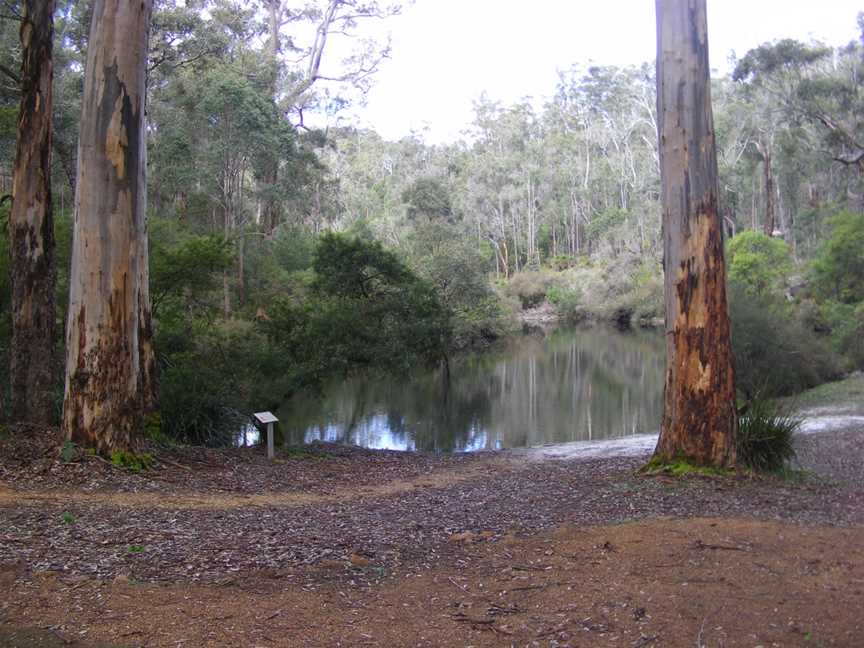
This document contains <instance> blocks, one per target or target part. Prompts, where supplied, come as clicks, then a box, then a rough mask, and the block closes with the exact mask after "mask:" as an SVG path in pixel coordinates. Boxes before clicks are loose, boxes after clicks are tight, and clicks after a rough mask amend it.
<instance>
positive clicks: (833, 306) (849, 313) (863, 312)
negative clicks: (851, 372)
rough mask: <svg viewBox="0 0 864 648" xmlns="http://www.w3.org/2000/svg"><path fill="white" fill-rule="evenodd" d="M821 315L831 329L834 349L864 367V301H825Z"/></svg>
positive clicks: (853, 364)
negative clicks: (848, 302) (856, 302)
mask: <svg viewBox="0 0 864 648" xmlns="http://www.w3.org/2000/svg"><path fill="white" fill-rule="evenodd" d="M821 315H822V317H823V318H824V320H825V322H826V323H827V324H828V327H829V328H830V329H831V341H832V343H833V344H834V350H835V351H837V352H838V353H840V354H842V355H843V356H844V357H846V358H847V359H848V360H849V361H850V362H851V363H852V366H853V367H855V368H856V369H860V368H862V367H864V302H861V303H859V304H842V303H839V302H834V301H829V302H825V303H824V304H823V305H822V309H821Z"/></svg>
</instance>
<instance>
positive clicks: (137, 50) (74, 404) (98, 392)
mask: <svg viewBox="0 0 864 648" xmlns="http://www.w3.org/2000/svg"><path fill="white" fill-rule="evenodd" d="M151 10H152V0H143V1H142V2H136V3H129V2H126V1H124V0H96V1H95V2H94V6H93V19H92V24H91V28H90V40H89V46H88V51H87V66H86V76H85V83H84V94H83V97H82V102H81V104H82V112H81V127H80V128H81V134H80V139H79V143H78V180H77V183H76V192H75V226H74V235H73V243H72V268H71V276H70V282H69V283H70V287H69V315H68V320H67V329H66V384H65V399H64V403H63V429H64V432H65V434H66V437H67V438H68V439H71V440H72V441H75V442H77V443H80V444H82V445H86V446H89V447H95V448H96V449H98V450H99V451H100V452H102V453H109V452H111V451H113V450H118V449H121V450H122V449H133V450H134V449H135V448H136V447H137V446H138V445H139V443H140V439H141V432H142V429H143V422H144V418H145V416H146V415H147V414H148V413H149V412H150V411H152V409H153V408H154V407H155V401H156V398H155V364H154V361H153V343H152V327H151V321H150V295H149V289H148V282H149V269H148V257H147V253H148V250H147V220H146V191H145V187H146V184H145V173H146V140H145V131H144V100H145V94H146V92H145V70H146V62H147V37H148V29H149V23H150V14H151Z"/></svg>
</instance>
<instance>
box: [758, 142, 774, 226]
mask: <svg viewBox="0 0 864 648" xmlns="http://www.w3.org/2000/svg"><path fill="white" fill-rule="evenodd" d="M759 152H760V153H761V154H762V170H763V172H764V173H765V222H764V223H763V226H764V229H763V231H764V232H765V235H766V236H773V235H774V230H775V229H776V227H777V225H776V220H777V219H776V216H775V211H776V210H775V208H774V169H773V167H772V164H771V148H770V147H769V146H767V145H766V146H760V147H759Z"/></svg>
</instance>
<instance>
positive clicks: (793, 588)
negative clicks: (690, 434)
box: [0, 375, 864, 647]
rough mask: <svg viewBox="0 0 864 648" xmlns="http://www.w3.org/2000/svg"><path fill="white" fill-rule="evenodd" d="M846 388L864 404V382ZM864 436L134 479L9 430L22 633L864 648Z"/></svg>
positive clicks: (4, 473)
mask: <svg viewBox="0 0 864 648" xmlns="http://www.w3.org/2000/svg"><path fill="white" fill-rule="evenodd" d="M823 390H825V391H826V392H830V395H831V396H832V399H833V400H830V402H828V401H826V398H827V397H826V396H824V395H823V396H820V395H819V393H818V392H817V393H816V394H815V395H814V394H813V393H812V392H811V393H809V394H807V395H805V397H802V399H801V402H802V403H805V408H807V409H811V410H812V409H813V408H823V409H822V410H820V411H821V412H822V415H827V412H828V411H838V412H842V414H839V415H843V416H852V415H853V414H852V413H851V411H852V410H853V409H855V408H856V407H858V405H856V403H860V402H862V401H861V399H857V396H858V395H859V394H861V393H864V379H862V378H861V376H860V375H859V376H855V377H852V378H850V379H848V380H847V381H844V382H843V383H841V384H838V385H834V386H832V387H826V388H823ZM841 394H845V395H841ZM820 398H822V399H823V400H821V401H820V400H819V399H820ZM856 399H857V400H856ZM826 402H827V404H826ZM826 408H827V409H826ZM832 408H833V409H832ZM862 437H864V426H861V425H859V424H858V423H855V422H851V423H850V425H849V427H848V429H845V430H842V431H835V432H831V433H824V434H815V433H814V434H807V435H802V436H801V437H799V439H798V440H797V443H798V447H799V455H800V458H801V463H802V466H803V468H805V469H806V470H808V471H811V474H810V475H809V476H808V477H806V478H804V479H801V480H796V481H781V480H778V479H773V478H752V477H748V476H739V477H734V478H722V479H717V478H703V477H691V478H687V479H680V480H679V479H669V478H666V477H652V478H647V477H642V476H639V475H637V473H636V469H637V468H638V467H639V466H640V465H641V464H642V463H643V462H644V461H645V459H646V457H647V453H648V452H650V449H649V450H647V451H645V452H643V453H642V454H637V455H635V456H629V457H628V456H618V457H613V458H603V459H598V458H584V457H583V458H567V459H559V460H556V461H549V460H539V461H526V460H525V457H524V456H522V455H520V454H518V453H509V452H486V453H478V454H472V455H455V456H445V457H438V456H430V455H420V454H413V453H407V454H404V453H395V452H381V451H365V450H360V449H356V448H344V447H339V446H330V445H325V444H319V445H316V446H313V447H312V448H310V449H309V450H308V451H306V452H304V453H302V454H301V453H295V454H294V455H293V456H283V457H281V458H280V460H279V461H278V462H277V463H275V464H270V463H268V462H266V460H265V459H264V457H263V455H262V454H261V452H260V451H258V450H252V449H232V450H223V451H216V450H205V449H175V450H172V451H170V452H166V453H164V454H163V455H161V456H157V460H159V461H161V463H160V464H159V465H158V470H156V471H152V472H148V473H140V474H130V473H126V472H123V471H119V470H116V469H114V468H112V467H109V466H108V465H106V464H104V463H103V462H101V461H98V460H95V459H93V458H90V457H82V458H81V461H80V463H77V464H63V463H62V462H60V461H58V460H56V454H52V453H56V450H57V448H56V446H55V447H54V448H53V449H52V447H51V444H50V442H48V441H47V440H44V439H43V441H42V442H35V441H34V442H29V443H26V444H25V443H21V442H14V441H12V440H10V439H6V440H4V441H2V447H0V457H2V459H0V530H2V531H0V584H2V587H3V589H4V591H7V592H9V595H8V596H5V597H3V600H2V602H0V644H2V645H10V646H36V645H39V646H52V645H57V646H59V645H73V646H74V645H78V646H98V645H102V646H104V645H111V646H130V647H131V646H177V645H186V646H233V645H242V646H267V645H273V646H306V645H308V646H335V645H346V646H354V645H370V646H375V645H379V646H417V645H420V646H441V645H477V646H481V645H488V646H500V645H510V644H511V643H512V644H514V645H528V644H530V643H531V642H532V641H533V642H536V644H537V645H541V646H553V645H556V646H565V645H571V646H577V645H591V646H640V647H644V646H649V645H650V646H660V645H662V646H692V645H694V643H697V644H698V645H706V646H707V645H720V643H722V644H723V645H728V646H731V645H754V646H755V645H759V644H761V645H764V646H769V645H772V644H777V645H783V646H789V645H793V646H794V645H838V646H852V645H856V642H857V639H858V637H859V636H860V632H861V621H860V619H859V614H858V613H857V611H858V610H860V606H861V603H862V598H864V596H862V591H864V586H862V583H864V549H862V548H864V486H862V484H864V479H862V477H864V475H862V466H864V443H861V441H862V440H864V439H862ZM13 450H14V451H15V454H14V456H13V455H10V454H9V453H10V451H13ZM142 610H146V613H143V612H142ZM699 642H701V644H700V643H699Z"/></svg>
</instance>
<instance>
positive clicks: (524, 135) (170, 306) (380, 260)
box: [0, 0, 864, 444]
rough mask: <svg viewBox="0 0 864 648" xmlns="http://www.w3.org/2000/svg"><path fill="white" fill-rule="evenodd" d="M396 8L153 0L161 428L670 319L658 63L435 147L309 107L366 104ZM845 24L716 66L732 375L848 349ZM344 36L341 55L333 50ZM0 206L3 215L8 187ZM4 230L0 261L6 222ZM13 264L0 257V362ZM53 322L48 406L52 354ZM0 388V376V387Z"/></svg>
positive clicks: (150, 148)
mask: <svg viewBox="0 0 864 648" xmlns="http://www.w3.org/2000/svg"><path fill="white" fill-rule="evenodd" d="M91 9H92V7H91V3H90V2H86V1H78V2H75V1H74V0H58V2H57V7H56V11H55V14H54V48H53V73H54V81H53V83H54V106H53V144H52V160H53V161H52V166H51V184H52V187H53V192H52V193H53V206H54V226H53V230H54V232H53V234H54V239H55V240H56V251H55V256H56V268H57V270H56V275H57V276H56V289H55V296H56V314H55V317H54V319H55V330H56V331H62V330H64V323H65V322H66V315H67V304H68V303H69V302H68V300H69V288H70V272H69V269H70V262H71V256H72V229H73V211H74V196H75V190H76V182H77V179H78V176H77V174H78V173H79V171H80V168H79V167H78V166H77V161H76V147H77V142H78V137H79V126H80V120H81V114H82V113H81V111H82V101H83V100H84V99H85V92H84V90H85V84H84V75H85V61H86V60H87V53H88V46H89V45H90V43H89V41H88V39H89V34H90V31H89V28H90V15H91ZM399 10H400V9H399V7H398V6H389V5H388V6H384V5H379V4H378V3H377V2H360V1H358V0H327V1H323V2H318V3H312V4H310V5H308V6H306V7H305V8H303V9H294V8H291V7H289V6H287V5H286V4H285V3H283V2H281V0H262V1H261V2H258V3H250V2H231V1H229V0H196V1H194V2H193V1H191V0H188V1H187V2H179V1H176V0H160V1H158V2H156V5H155V8H154V12H153V16H152V22H151V28H150V35H149V58H148V61H147V66H146V105H147V108H146V115H147V116H146V138H147V142H146V148H147V169H148V170H147V192H146V193H147V196H146V201H147V211H148V214H147V216H148V218H149V260H150V271H149V272H150V276H149V294H150V298H151V300H152V317H153V330H154V336H155V341H154V348H155V354H156V356H155V360H156V372H157V375H158V384H159V411H160V412H161V415H160V416H156V415H154V416H151V417H150V418H149V419H148V422H147V429H148V434H150V435H151V436H152V437H153V438H155V439H164V438H166V437H171V438H175V439H180V440H183V441H188V442H196V443H213V444H218V443H225V442H226V441H227V440H229V439H230V438H231V434H232V433H234V432H235V431H236V430H237V429H238V425H240V424H241V423H242V421H243V420H244V419H245V418H246V417H248V415H249V414H250V413H251V412H252V411H253V410H254V409H267V408H273V409H275V408H276V407H277V406H278V405H279V404H280V403H282V402H284V401H285V400H286V399H288V398H290V397H291V396H293V395H295V394H297V393H298V392H301V391H308V392H309V393H310V394H314V393H315V392H316V390H318V389H320V387H321V385H322V384H323V383H324V382H325V381H326V380H328V379H329V378H331V377H333V376H338V375H345V374H348V373H352V372H357V371H387V372H405V371H408V370H410V369H411V368H413V367H416V366H418V365H422V364H440V365H441V366H442V367H445V368H446V367H447V366H448V363H449V362H450V359H451V358H452V357H453V356H454V355H456V354H459V353H462V352H465V351H467V350H476V349H482V348H484V347H486V346H488V345H490V344H492V343H493V342H494V341H495V340H497V339H499V338H502V337H504V336H507V335H509V334H511V333H512V332H514V331H516V330H518V329H519V328H520V326H521V324H520V321H519V316H520V314H523V313H524V312H525V311H532V310H534V309H536V308H538V307H540V308H543V307H544V305H546V304H548V305H551V306H552V307H553V308H554V310H555V312H556V314H557V316H558V317H560V318H561V319H565V320H571V321H581V320H607V321H611V322H614V323H616V324H618V325H621V326H630V325H632V326H636V325H640V324H644V325H652V324H654V325H656V323H657V321H658V320H662V318H663V277H662V249H663V244H662V237H661V226H660V160H659V151H658V137H657V132H658V125H657V104H656V79H655V69H654V66H653V64H651V63H649V62H646V63H645V64H644V65H642V66H640V67H612V66H602V65H590V66H586V65H582V64H580V63H578V62H575V63H574V64H573V65H572V66H571V67H569V68H567V69H566V70H565V71H563V72H562V73H561V74H560V78H559V82H558V85H557V87H556V88H549V96H550V97H551V98H550V99H549V100H548V101H547V102H546V103H545V104H544V105H542V106H538V105H537V104H536V103H535V102H531V101H528V100H526V101H523V102H520V103H517V104H515V105H501V104H500V103H496V102H493V101H490V100H488V99H486V98H484V97H481V98H480V99H478V101H477V102H476V105H475V114H474V121H473V124H472V125H471V127H470V129H469V130H468V131H467V132H466V134H465V137H464V139H463V140H461V141H459V142H455V143H452V144H437V145H432V144H428V143H427V142H425V141H424V138H423V136H422V134H415V135H413V136H410V137H405V138H403V139H401V140H399V141H396V142H391V141H386V140H384V139H383V138H382V137H380V136H379V135H378V134H376V133H375V132H372V131H368V130H358V129H355V128H351V127H350V126H340V127H329V128H319V127H318V126H316V123H320V122H321V120H320V119H316V117H315V116H316V115H320V114H322V113H323V114H327V115H331V116H333V115H338V114H339V113H340V112H341V111H344V110H345V109H346V107H348V106H349V105H351V104H352V103H354V102H361V101H363V99H364V96H365V93H366V92H367V91H368V89H369V87H370V84H372V83H374V80H375V74H376V71H377V70H378V69H379V68H380V66H381V65H385V64H386V59H387V58H388V57H389V56H390V54H391V53H390V49H389V46H388V44H387V43H386V42H377V41H375V40H371V39H369V38H367V37H366V33H367V28H368V25H369V24H370V23H373V22H377V21H386V20H387V19H388V17H390V16H392V15H395V14H396V13H398V12H399ZM20 12H21V9H20V7H19V3H5V4H4V10H3V12H2V16H0V40H2V48H0V183H2V192H3V193H4V194H9V193H11V191H12V176H13V164H14V162H13V161H14V156H15V150H16V137H17V132H18V122H19V107H20V102H21V87H20V86H21V84H20V81H21V79H20V77H19V72H18V70H19V68H20V67H21V63H20V62H21V58H22V48H21V41H20V40H19V28H20V25H21V15H20ZM859 27H860V29H861V31H862V41H859V42H852V43H848V44H839V45H837V44H832V45H828V44H822V43H800V42H796V41H792V40H781V41H778V42H773V43H766V44H764V45H762V46H760V47H758V48H756V49H753V50H752V51H750V52H748V53H746V54H745V55H744V56H743V57H741V58H740V59H738V60H737V61H735V65H734V69H733V71H732V73H731V74H730V75H729V76H718V77H716V78H714V79H713V80H712V88H711V92H712V97H713V110H714V122H715V126H716V137H717V152H718V165H719V177H720V197H719V208H720V212H721V216H722V222H723V225H724V234H725V237H726V254H727V262H728V269H729V282H730V294H731V312H732V327H733V335H732V339H733V345H734V351H735V356H736V360H737V367H738V388H739V391H740V392H742V393H743V394H745V395H753V394H755V393H757V392H763V391H765V390H768V391H769V392H771V393H774V394H788V393H793V392H795V391H798V390H800V389H803V388H805V387H809V386H813V385H816V384H818V383H820V382H823V381H825V380H827V379H829V378H832V377H834V376H837V375H840V374H841V373H842V372H844V371H848V370H851V369H853V368H860V367H862V366H864V343H862V340H864V216H862V213H864V176H862V172H864V123H862V116H864V95H862V91H861V80H860V79H861V76H862V74H864V18H859ZM346 39H347V40H350V41H351V42H354V43H356V44H359V47H358V48H357V49H354V50H351V51H350V52H349V53H347V54H344V52H345V51H347V50H345V48H344V47H342V48H341V50H342V51H341V52H340V47H339V45H338V41H340V40H346ZM396 55H398V54H396ZM3 210H4V211H3V216H4V218H8V214H9V203H8V201H7V200H5V199H4V203H3ZM4 232H6V228H4ZM3 246H4V247H5V248H7V249H4V250H2V252H0V263H2V264H4V265H8V264H10V263H11V262H12V261H10V259H14V250H10V249H8V248H10V235H9V233H8V232H6V233H5V234H4V238H3ZM9 276H10V272H9V268H8V267H4V268H2V270H0V281H2V282H3V283H2V285H0V305H2V323H0V345H2V353H3V356H4V358H3V361H2V363H0V366H2V367H3V371H4V372H6V371H8V368H9V362H10V358H9V355H10V345H11V344H12V342H11V339H12V323H11V322H12V314H13V308H12V303H13V301H12V300H13V298H12V295H11V288H10V283H9ZM547 308H548V306H547ZM55 338H56V340H57V342H56V344H57V348H56V349H55V353H53V354H52V358H53V360H52V362H53V364H52V366H51V375H52V376H54V378H55V380H54V392H53V393H54V398H53V400H52V402H50V403H49V404H48V407H49V408H50V409H51V412H50V418H51V419H52V420H55V421H56V420H59V419H60V415H61V405H62V402H63V375H64V372H63V367H62V362H60V361H59V360H58V359H59V358H63V357H64V355H65V351H64V350H63V349H62V348H61V347H62V346H63V344H64V343H63V336H62V335H59V334H58V335H56V336H55ZM13 356H14V354H13ZM8 385H9V376H8V375H4V376H3V389H4V402H8V401H9V400H10V395H9V393H8V391H7V390H8V389H9V386H8ZM12 410H13V411H14V407H13V408H12ZM9 411H10V408H9V407H8V406H6V405H4V406H3V412H4V414H8V412H9Z"/></svg>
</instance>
